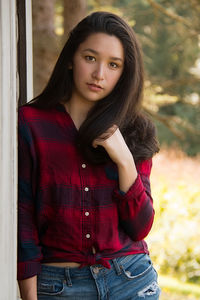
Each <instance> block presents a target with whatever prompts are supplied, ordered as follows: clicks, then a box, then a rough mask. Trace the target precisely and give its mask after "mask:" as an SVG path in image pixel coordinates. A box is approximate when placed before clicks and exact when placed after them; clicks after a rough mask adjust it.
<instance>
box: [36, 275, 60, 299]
mask: <svg viewBox="0 0 200 300" xmlns="http://www.w3.org/2000/svg"><path fill="white" fill-rule="evenodd" d="M63 291H64V282H63V281H62V280H58V279H56V280H54V279H39V280H38V284H37V293H38V295H39V294H40V295H50V296H55V295H61V294H62V292H63Z"/></svg>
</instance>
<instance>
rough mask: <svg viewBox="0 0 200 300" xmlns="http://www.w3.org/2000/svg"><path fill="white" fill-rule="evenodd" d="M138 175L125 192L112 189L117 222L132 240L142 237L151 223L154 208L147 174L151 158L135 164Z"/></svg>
mask: <svg viewBox="0 0 200 300" xmlns="http://www.w3.org/2000/svg"><path fill="white" fill-rule="evenodd" d="M136 167H137V171H138V176H137V178H136V180H135V182H134V183H133V184H132V186H131V187H130V189H129V190H128V191H127V192H126V193H121V192H120V191H119V190H117V189H115V190H114V197H113V198H114V201H116V202H117V205H118V214H119V222H120V225H121V227H122V228H123V230H124V231H125V232H126V234H128V236H129V237H130V238H131V239H132V240H133V241H140V240H142V239H144V238H145V237H146V236H147V235H148V233H149V231H150V229H151V227H152V224H153V219H154V208H153V200H152V197H151V189H150V181H149V176H150V172H151V167H152V159H149V160H144V161H142V162H140V163H138V164H137V165H136Z"/></svg>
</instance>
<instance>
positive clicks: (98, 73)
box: [92, 65, 104, 80]
mask: <svg viewBox="0 0 200 300" xmlns="http://www.w3.org/2000/svg"><path fill="white" fill-rule="evenodd" d="M92 77H93V78H95V79H97V80H103V79H104V67H103V65H96V66H95V69H94V71H93V73H92Z"/></svg>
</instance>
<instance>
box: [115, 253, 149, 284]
mask: <svg viewBox="0 0 200 300" xmlns="http://www.w3.org/2000/svg"><path fill="white" fill-rule="evenodd" d="M136 255H137V254H136ZM138 257H139V256H138ZM120 268H121V270H122V274H123V276H124V277H125V278H126V279H127V280H133V279H137V278H140V277H142V276H144V275H147V274H148V273H149V272H151V271H152V269H153V265H152V262H151V259H150V257H149V256H148V255H147V254H144V255H140V257H139V259H138V260H136V261H135V260H133V262H132V261H131V260H130V261H128V263H125V264H121V266H120Z"/></svg>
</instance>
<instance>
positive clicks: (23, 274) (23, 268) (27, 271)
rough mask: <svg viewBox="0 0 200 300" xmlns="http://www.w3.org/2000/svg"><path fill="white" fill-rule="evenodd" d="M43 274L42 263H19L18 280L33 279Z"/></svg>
mask: <svg viewBox="0 0 200 300" xmlns="http://www.w3.org/2000/svg"><path fill="white" fill-rule="evenodd" d="M40 272H41V264H40V262H35V261H34V262H33V261H32V262H19V263H18V269H17V279H18V280H23V279H27V278H30V277H33V276H35V275H37V274H39V273H40Z"/></svg>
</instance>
